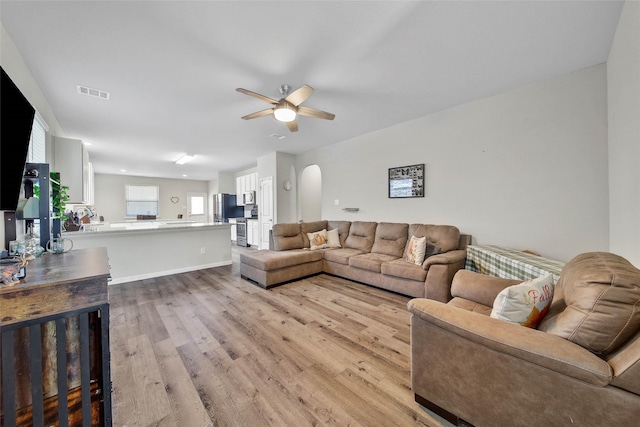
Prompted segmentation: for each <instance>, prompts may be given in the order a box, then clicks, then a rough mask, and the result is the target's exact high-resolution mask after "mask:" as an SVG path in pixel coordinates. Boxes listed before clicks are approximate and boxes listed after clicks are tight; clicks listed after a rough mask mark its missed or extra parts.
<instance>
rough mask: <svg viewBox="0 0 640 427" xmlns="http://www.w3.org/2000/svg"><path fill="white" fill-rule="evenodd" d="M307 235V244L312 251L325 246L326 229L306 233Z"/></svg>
mask: <svg viewBox="0 0 640 427" xmlns="http://www.w3.org/2000/svg"><path fill="white" fill-rule="evenodd" d="M307 237H308V238H309V245H310V249H311V250H312V251H315V250H318V249H324V248H326V247H327V230H321V231H317V232H315V233H307Z"/></svg>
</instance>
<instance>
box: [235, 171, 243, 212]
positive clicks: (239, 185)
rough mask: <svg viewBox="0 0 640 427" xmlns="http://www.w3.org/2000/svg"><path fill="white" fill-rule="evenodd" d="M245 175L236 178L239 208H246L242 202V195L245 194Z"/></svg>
mask: <svg viewBox="0 0 640 427" xmlns="http://www.w3.org/2000/svg"><path fill="white" fill-rule="evenodd" d="M244 191H245V190H244V175H243V176H238V177H236V204H237V205H238V206H244V201H243V200H242V194H243V193H244Z"/></svg>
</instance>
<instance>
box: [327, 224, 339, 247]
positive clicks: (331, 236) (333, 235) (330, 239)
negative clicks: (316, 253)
mask: <svg viewBox="0 0 640 427" xmlns="http://www.w3.org/2000/svg"><path fill="white" fill-rule="evenodd" d="M327 247H328V248H341V247H342V245H341V244H340V232H339V231H338V229H337V228H334V229H333V230H329V231H327Z"/></svg>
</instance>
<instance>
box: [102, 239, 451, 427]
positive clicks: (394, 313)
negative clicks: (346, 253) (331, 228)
mask: <svg viewBox="0 0 640 427" xmlns="http://www.w3.org/2000/svg"><path fill="white" fill-rule="evenodd" d="M241 250H250V249H241V248H234V263H233V265H232V266H228V267H220V268H213V269H208V270H200V271H196V272H191V273H185V274H179V275H173V276H166V277H162V278H157V279H150V280H144V281H138V282H131V283H125V284H121V285H114V286H110V287H109V298H110V302H111V329H110V333H111V367H112V368H111V369H112V371H111V372H112V382H113V420H114V426H128V427H132V426H188V427H192V426H202V427H204V426H296V427H297V426H320V425H336V426H387V425H389V426H391V425H399V426H414V425H417V426H420V425H428V426H442V425H450V424H448V423H447V422H446V421H444V420H442V419H441V418H439V417H438V416H437V415H434V414H433V413H431V412H429V411H427V410H426V409H424V408H423V407H421V406H420V405H418V404H417V403H415V402H414V400H413V393H412V392H411V390H410V352H409V313H408V312H407V309H406V304H407V301H408V300H409V298H406V297H402V296H399V295H396V294H392V293H389V292H386V291H383V290H379V289H375V288H373V287H369V286H365V285H360V284H357V283H354V282H351V281H348V280H343V279H340V278H337V277H333V276H328V275H319V276H315V277H312V278H308V279H305V280H301V281H297V282H293V283H289V284H286V285H283V286H280V287H276V288H273V289H271V290H268V291H266V290H263V289H261V288H259V287H257V286H255V285H253V284H251V283H249V282H247V281H245V280H242V279H241V278H240V274H239V271H238V270H239V264H238V252H239V251H241Z"/></svg>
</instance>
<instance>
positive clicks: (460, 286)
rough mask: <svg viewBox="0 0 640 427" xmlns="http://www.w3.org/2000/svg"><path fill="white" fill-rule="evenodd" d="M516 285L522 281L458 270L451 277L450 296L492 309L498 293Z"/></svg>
mask: <svg viewBox="0 0 640 427" xmlns="http://www.w3.org/2000/svg"><path fill="white" fill-rule="evenodd" d="M518 283H522V281H521V280H513V279H504V278H502V277H494V276H488V275H486V274H480V273H476V272H475V271H469V270H460V271H458V272H457V273H456V275H455V276H453V282H451V296H453V297H460V298H464V299H466V300H469V301H473V302H477V303H479V304H482V305H486V306H487V307H493V301H495V299H496V297H497V296H498V294H499V293H500V291H502V290H503V289H504V288H507V287H509V286H512V285H517V284H518Z"/></svg>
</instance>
